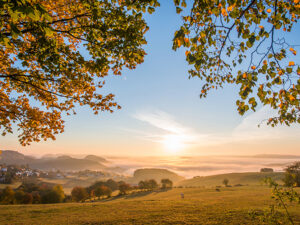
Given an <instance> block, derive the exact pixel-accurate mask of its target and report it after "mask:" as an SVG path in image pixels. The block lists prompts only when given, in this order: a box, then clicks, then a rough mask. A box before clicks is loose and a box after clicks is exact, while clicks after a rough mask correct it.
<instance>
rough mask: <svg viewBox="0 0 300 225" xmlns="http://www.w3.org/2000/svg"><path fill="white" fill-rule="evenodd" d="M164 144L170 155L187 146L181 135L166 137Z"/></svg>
mask: <svg viewBox="0 0 300 225" xmlns="http://www.w3.org/2000/svg"><path fill="white" fill-rule="evenodd" d="M162 142H163V144H164V146H165V148H166V150H167V151H168V152H169V153H177V152H179V151H180V150H182V149H183V148H184V146H185V144H184V142H183V138H182V137H181V136H180V135H166V136H165V137H164V138H163V141H162Z"/></svg>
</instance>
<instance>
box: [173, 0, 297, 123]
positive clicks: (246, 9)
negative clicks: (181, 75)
mask: <svg viewBox="0 0 300 225" xmlns="http://www.w3.org/2000/svg"><path fill="white" fill-rule="evenodd" d="M174 2H175V4H176V6H177V13H181V11H182V7H186V2H185V0H174ZM299 15H300V2H299V1H298V0H272V1H271V0H243V1H240V0H222V1H220V0H211V1H207V0H195V1H193V5H192V7H191V11H190V13H189V15H188V16H183V17H182V18H183V25H182V26H181V27H180V29H179V30H178V31H176V32H175V36H174V40H173V49H174V50H176V49H178V48H179V47H182V46H183V47H185V48H186V49H187V50H186V60H187V62H188V63H189V64H190V65H192V68H191V69H190V71H189V75H190V77H198V78H200V79H201V80H203V81H204V84H203V86H202V90H201V94H200V98H202V97H206V96H207V94H208V92H209V91H210V90H213V89H218V88H221V87H223V86H224V85H225V84H234V85H236V86H238V87H239V89H240V91H239V99H238V100H237V101H236V105H237V109H238V111H239V113H240V114H241V115H243V114H244V113H245V112H247V111H248V110H249V109H250V108H251V109H252V110H253V111H255V109H256V107H257V105H258V102H261V103H262V104H263V105H269V106H270V107H272V108H273V109H274V110H276V111H277V112H278V116H275V117H272V118H269V120H268V122H267V124H270V125H272V126H275V125H277V124H278V123H281V124H283V123H284V124H286V125H290V124H291V123H300V117H299V115H300V107H299V100H300V98H299V96H300V76H299V75H300V67H299V64H297V63H295V59H296V55H297V50H296V48H297V47H299V45H298V43H289V42H288V41H287V40H286V39H285V37H286V35H287V34H288V33H289V32H292V31H294V30H295V24H296V23H297V21H298V19H299ZM297 40H298V39H297V38H296V39H294V41H297ZM296 44H297V45H296Z"/></svg>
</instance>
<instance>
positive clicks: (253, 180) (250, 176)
mask: <svg viewBox="0 0 300 225" xmlns="http://www.w3.org/2000/svg"><path fill="white" fill-rule="evenodd" d="M266 177H271V178H272V179H273V180H274V181H276V182H277V183H282V179H283V177H284V173H282V172H273V173H259V172H248V173H228V174H218V175H212V176H205V177H197V178H192V179H187V180H183V181H181V182H179V183H177V184H176V185H177V186H189V187H190V186H192V187H199V186H202V187H215V186H218V185H222V182H223V180H224V179H225V178H227V179H228V180H229V185H236V184H242V185H261V184H262V183H263V182H262V181H263V179H264V178H266Z"/></svg>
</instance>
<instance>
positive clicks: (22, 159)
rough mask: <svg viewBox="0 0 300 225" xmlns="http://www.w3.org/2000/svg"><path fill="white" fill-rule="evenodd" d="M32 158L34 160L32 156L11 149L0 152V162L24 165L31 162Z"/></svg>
mask: <svg viewBox="0 0 300 225" xmlns="http://www.w3.org/2000/svg"><path fill="white" fill-rule="evenodd" d="M34 160H36V159H35V158H33V157H30V156H25V155H23V154H22V153H19V152H17V151H12V150H5V151H2V153H1V154H0V163H1V164H7V165H10V164H18V165H21V164H23V165H25V164H28V163H31V162H33V161H34Z"/></svg>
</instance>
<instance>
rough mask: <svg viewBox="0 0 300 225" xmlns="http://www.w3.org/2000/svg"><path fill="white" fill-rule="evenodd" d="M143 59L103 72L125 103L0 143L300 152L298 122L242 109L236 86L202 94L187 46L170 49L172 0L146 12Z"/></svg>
mask: <svg viewBox="0 0 300 225" xmlns="http://www.w3.org/2000/svg"><path fill="white" fill-rule="evenodd" d="M146 21H147V23H148V26H149V27H150V30H149V31H148V33H147V34H146V39H147V41H148V44H147V45H146V46H145V50H146V52H147V56H146V57H145V62H144V63H143V64H141V65H139V66H138V67H137V68H136V69H135V70H124V71H123V74H122V76H110V77H107V78H106V86H105V88H104V89H103V90H100V92H103V93H114V94H115V95H116V100H117V102H118V103H119V104H120V105H121V106H122V109H121V110H117V111H115V112H114V113H112V114H111V113H107V112H104V113H99V115H94V114H93V113H92V111H91V110H90V109H88V108H87V107H81V108H78V109H77V115H76V116H70V117H65V118H64V119H65V121H66V123H65V125H66V128H65V132H64V133H63V134H60V135H58V136H57V140H56V141H52V140H48V141H46V142H40V143H32V144H31V145H30V146H27V147H21V145H20V144H19V143H18V140H17V134H13V135H7V136H5V137H0V149H2V150H8V149H9V150H17V151H20V152H21V153H23V154H34V155H43V154H72V155H75V154H81V155H82V154H96V155H103V156H105V155H107V156H133V157H134V156H174V155H182V156H183V155H189V156H193V155H254V154H300V151H299V150H300V149H299V146H300V138H299V137H300V126H299V125H294V126H291V127H284V126H279V127H276V128H271V127H267V126H264V125H263V126H261V127H260V128H258V126H257V125H258V124H260V123H261V122H262V121H263V120H264V119H266V118H268V117H269V116H271V115H274V113H275V112H274V111H272V110H271V109H269V108H266V107H261V106H260V107H259V108H258V110H257V111H256V112H255V113H253V112H249V113H247V114H246V115H245V116H240V115H239V114H238V112H237V109H236V105H235V101H236V100H237V98H238V96H237V93H238V88H237V87H234V86H226V87H225V88H223V89H220V90H218V91H214V92H211V93H210V94H209V95H208V97H207V98H206V99H200V98H199V94H200V91H201V86H202V82H201V80H199V79H197V78H193V79H189V78H188V69H189V66H188V64H187V63H186V61H185V54H184V52H185V50H184V49H180V50H177V51H176V52H175V51H173V50H172V38H173V35H174V32H175V31H176V29H178V28H179V26H180V24H181V19H180V16H178V15H177V14H176V13H175V8H174V6H173V3H172V1H161V7H159V8H157V10H156V12H155V13H154V14H152V15H147V16H146Z"/></svg>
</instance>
